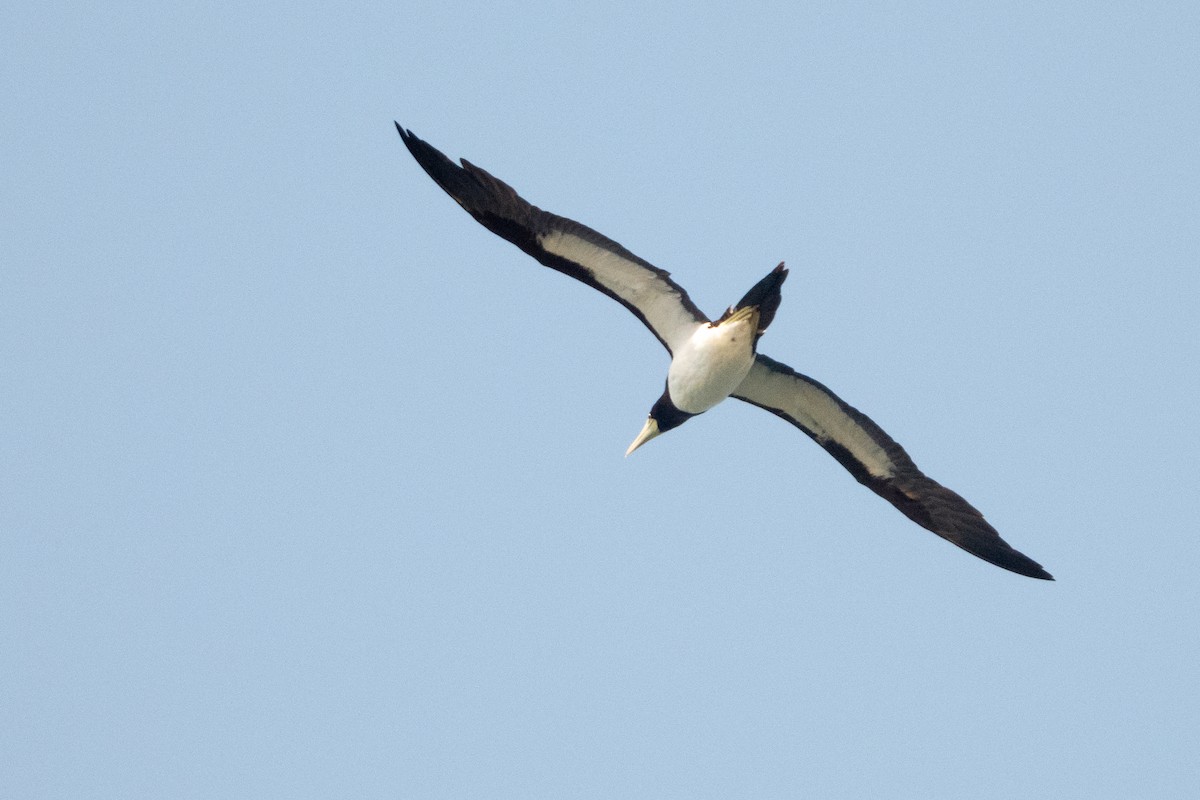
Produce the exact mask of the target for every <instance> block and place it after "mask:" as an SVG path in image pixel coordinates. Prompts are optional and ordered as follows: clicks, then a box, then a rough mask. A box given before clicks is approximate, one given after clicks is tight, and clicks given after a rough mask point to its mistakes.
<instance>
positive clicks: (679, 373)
mask: <svg viewBox="0 0 1200 800" xmlns="http://www.w3.org/2000/svg"><path fill="white" fill-rule="evenodd" d="M758 316H759V315H758V310H757V309H755V308H746V309H743V310H742V311H741V312H739V313H737V314H735V315H733V316H731V317H730V318H729V319H727V320H725V321H723V322H718V323H711V324H703V323H701V324H700V325H698V326H696V331H695V333H693V334H692V335H691V336H689V337H688V339H687V341H686V342H684V345H683V347H681V348H679V352H678V353H676V354H675V356H674V357H673V358H672V359H671V366H670V368H668V370H667V391H668V392H669V393H670V396H671V400H672V401H673V402H674V403H675V407H676V408H678V409H679V410H680V411H683V412H685V413H688V414H703V413H704V412H705V411H708V410H709V409H710V408H712V407H713V406H715V405H716V404H717V403H719V402H721V401H722V400H724V399H725V398H726V397H729V395H731V394H733V390H734V389H736V388H737V387H738V386H740V385H741V383H742V381H743V380H745V379H746V373H747V372H749V371H750V367H752V366H754V340H755V339H757V338H758V336H757V335H756V334H757V330H758Z"/></svg>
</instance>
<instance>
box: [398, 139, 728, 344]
mask: <svg viewBox="0 0 1200 800" xmlns="http://www.w3.org/2000/svg"><path fill="white" fill-rule="evenodd" d="M396 130H397V131H399V132H400V138H401V139H403V140H404V144H405V145H407V146H408V151H409V152H410V153H412V155H413V158H415V159H416V160H417V163H418V164H420V165H421V166H422V167H423V168H424V169H425V171H426V172H428V173H429V177H431V178H433V179H434V181H436V182H437V185H438V186H441V187H442V188H443V189H445V190H446V193H447V194H448V195H450V196H451V197H453V198H454V199H455V200H457V201H458V204H459V205H460V206H462V207H463V208H465V209H466V210H467V213H469V214H470V215H471V216H472V217H474V218H475V219H476V220H477V221H478V222H479V223H480V224H481V225H483V226H484V227H485V228H487V229H488V230H489V231H491V232H492V233H494V234H496V235H498V236H502V237H504V238H505V239H507V240H508V241H510V242H512V243H513V244H515V245H516V246H517V247H519V248H521V249H522V250H524V251H525V252H526V253H528V254H529V255H531V256H533V257H534V258H536V259H537V260H538V261H540V262H542V263H543V264H545V265H546V266H547V267H550V268H551V269H556V270H558V271H559V272H562V273H565V274H567V275H570V276H571V277H572V278H576V279H578V280H581V281H583V282H584V283H586V284H587V285H588V286H591V287H592V288H594V289H598V290H599V291H601V292H604V293H605V294H606V295H608V296H609V297H611V298H612V299H614V300H616V301H617V302H619V303H620V304H621V305H623V306H625V307H626V308H628V309H629V310H630V311H632V312H633V313H634V315H635V316H637V318H638V319H640V320H641V321H642V322H644V323H645V324H646V327H647V328H649V329H650V330H651V331H652V332H653V333H654V335H655V336H657V337H658V340H659V341H660V342H662V343H663V346H664V347H666V348H667V350H668V351H670V352H671V353H674V352H675V349H676V347H677V346H679V345H681V344H682V343H683V342H684V341H686V340H687V337H688V336H690V335H691V334H692V332H693V331H694V330H695V329H696V326H697V325H700V324H702V323H706V322H708V321H709V320H708V317H706V316H704V314H702V313H701V312H700V309H698V308H696V305H695V304H694V303H693V302H692V301H691V299H690V298H689V297H688V296H687V292H685V291H684V290H683V289H682V288H681V287H680V286H679V284H677V283H675V281H673V280H671V276H670V273H668V272H666V271H665V270H661V269H659V268H658V267H655V266H654V265H653V264H650V263H649V262H647V261H643V260H642V259H640V258H638V257H637V256H635V255H634V254H633V253H631V252H629V251H628V250H626V249H625V248H624V247H622V246H621V245H619V244H617V243H616V242H614V241H613V240H612V239H609V238H608V237H606V236H604V235H602V234H599V233H597V232H596V231H594V230H592V229H591V228H589V227H587V226H586V225H581V224H580V223H578V222H575V221H574V220H569V219H566V218H565V217H560V216H557V215H555V214H551V213H549V212H546V211H542V210H541V209H540V208H537V207H535V206H532V205H530V204H529V203H528V202H526V201H525V200H523V199H522V198H521V197H520V196H519V195H518V194H517V193H516V192H515V191H514V190H513V188H512V187H511V186H509V185H508V184H506V183H504V182H503V181H501V180H499V179H497V178H494V177H492V176H491V175H489V174H488V173H487V172H485V171H484V170H482V169H480V168H479V167H477V166H475V165H474V164H471V163H470V162H468V161H466V160H465V159H464V160H463V161H462V166H459V165H458V164H455V163H454V162H453V161H451V160H450V159H449V158H447V157H446V156H445V155H444V154H443V153H442V152H441V151H439V150H438V149H437V148H435V147H433V146H432V145H430V144H428V143H426V142H424V141H422V140H420V139H418V138H417V137H416V136H414V135H413V133H412V131H407V130H405V129H404V128H401V127H400V123H398V122H397V123H396Z"/></svg>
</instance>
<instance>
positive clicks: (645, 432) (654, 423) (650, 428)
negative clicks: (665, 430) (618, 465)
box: [625, 417, 662, 456]
mask: <svg viewBox="0 0 1200 800" xmlns="http://www.w3.org/2000/svg"><path fill="white" fill-rule="evenodd" d="M660 433H662V431H660V430H659V429H658V420H656V419H655V418H654V417H650V418H649V419H647V420H646V424H645V425H644V426H643V427H642V432H641V433H639V434H638V435H637V438H636V439H634V440H633V444H631V445H629V449H628V450H626V451H625V455H626V456H628V455H629V454H630V453H632V452H633V451H634V450H637V449H638V448H639V447H641V446H642V445H644V444H645V443H646V442H648V441H650V440H651V439H653V438H654V437H655V436H658V435H659V434H660Z"/></svg>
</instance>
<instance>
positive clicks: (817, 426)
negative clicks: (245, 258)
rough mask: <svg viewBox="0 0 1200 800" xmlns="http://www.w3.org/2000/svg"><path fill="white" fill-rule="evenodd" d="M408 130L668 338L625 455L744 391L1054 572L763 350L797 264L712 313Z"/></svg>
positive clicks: (973, 544) (1014, 558)
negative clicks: (660, 379) (645, 412)
mask: <svg viewBox="0 0 1200 800" xmlns="http://www.w3.org/2000/svg"><path fill="white" fill-rule="evenodd" d="M396 130H397V131H399V133H400V138H401V139H403V140H404V144H405V145H406V146H407V147H408V151H409V152H410V153H412V156H413V158H415V159H416V160H417V163H418V164H420V165H421V167H422V168H424V170H425V171H426V172H427V173H429V177H431V178H433V180H434V181H435V182H436V183H437V184H438V186H441V187H442V189H444V190H445V191H446V193H447V194H449V195H450V196H451V197H453V198H454V199H455V201H457V202H458V204H459V205H460V206H462V207H463V208H464V209H466V211H467V213H468V214H470V215H471V216H472V217H474V218H475V219H476V221H478V222H479V223H480V224H482V225H483V226H484V227H485V228H487V229H488V230H490V231H491V232H492V233H495V234H497V235H498V236H501V237H503V238H505V239H507V240H508V241H510V242H512V243H513V244H515V245H516V246H517V247H519V248H521V249H522V250H524V251H525V252H526V253H528V254H529V255H531V256H533V257H534V258H536V259H537V260H538V261H540V262H541V263H542V264H544V265H546V266H547V267H550V268H551V269H555V270H558V271H559V272H562V273H565V274H567V275H570V276H571V277H572V278H576V279H577V280H580V281H582V282H583V283H586V284H587V285H588V286H591V287H592V288H593V289H597V290H599V291H601V292H603V293H604V294H606V295H608V296H609V297H611V298H612V299H614V300H616V301H617V302H618V303H620V304H621V305H623V306H625V307H626V308H627V309H629V310H630V311H632V312H633V314H634V316H636V317H637V318H638V319H640V320H641V321H642V322H643V323H644V324H645V325H646V327H647V328H649V329H650V332H651V333H653V334H654V335H655V336H656V337H658V340H659V341H660V342H662V344H663V346H664V347H665V348H667V351H668V352H669V353H670V354H671V365H670V368H669V369H668V370H667V380H666V385H665V387H664V388H663V393H662V395H661V396H660V397H659V398H658V400H656V401H655V403H654V405H653V406H652V407H651V408H650V414H649V416H648V417H647V418H646V422H645V425H644V426H643V427H642V430H641V432H640V433H638V435H637V437H636V438H635V439H634V440H633V443H632V444H630V445H629V449H628V450H627V451H626V453H625V455H629V454H630V453H632V452H633V451H634V450H636V449H638V448H639V447H641V446H642V445H644V444H645V443H646V442H648V441H650V440H651V439H653V438H655V437H656V436H659V435H661V434H663V433H666V432H667V431H669V430H672V429H674V428H678V427H679V426H680V425H682V424H683V423H685V422H687V421H688V420H689V419H691V418H692V417H695V416H697V415H699V414H703V413H704V412H705V411H708V410H709V409H710V408H712V407H713V406H715V405H717V404H718V403H720V402H721V401H722V400H724V399H725V398H727V397H735V398H737V399H738V400H742V401H744V402H747V403H750V404H751V405H755V406H758V407H759V408H762V409H765V410H766V411H770V412H771V413H772V414H774V415H776V416H778V417H782V418H783V419H785V420H787V421H788V422H790V423H792V424H793V425H795V426H796V427H797V428H799V429H800V430H802V431H804V433H806V434H808V436H809V437H811V438H812V439H813V441H815V442H816V443H817V444H819V445H820V446H821V447H823V448H825V450H826V452H828V453H829V454H830V455H831V456H833V457H834V458H835V459H837V461H838V463H840V464H841V465H842V466H843V467H845V468H846V469H847V470H848V471H849V472H850V474H851V475H853V476H854V477H855V478H856V479H857V480H858V482H859V483H861V484H863V485H864V486H866V487H867V488H869V489H870V490H871V491H873V492H875V493H876V494H878V495H879V496H881V497H883V498H884V499H885V500H887V501H888V502H890V503H891V504H892V505H894V506H896V508H898V509H900V510H901V511H902V512H904V514H905V515H906V516H908V518H909V519H911V520H912V521H914V522H916V523H917V524H918V525H921V526H922V527H924V528H927V529H928V530H930V531H933V532H934V533H936V534H937V535H938V536H941V537H942V538H943V539H945V540H947V541H949V542H951V543H953V544H956V545H958V546H959V547H961V548H962V549H963V550H966V551H967V552H968V553H971V554H972V555H975V556H978V557H979V558H982V559H983V560H984V561H988V562H990V563H992V564H995V565H996V566H998V567H1003V568H1004V569H1007V570H1011V571H1013V572H1016V573H1019V574H1021V575H1027V576H1029V577H1031V578H1040V579H1042V580H1054V578H1053V577H1052V576H1051V575H1050V573H1048V572H1046V570H1044V569H1042V567H1041V565H1040V564H1038V563H1037V562H1036V561H1034V560H1033V559H1031V558H1029V557H1028V556H1026V555H1023V554H1022V553H1020V552H1018V551H1017V550H1015V549H1013V548H1012V547H1011V546H1009V544H1008V543H1007V542H1005V541H1004V540H1003V539H1001V538H1000V534H998V533H997V532H996V530H995V528H993V527H992V526H991V525H989V524H988V522H987V520H985V519H984V518H983V515H982V514H980V513H979V512H978V511H977V510H975V507H974V506H972V505H971V504H970V503H968V502H967V501H966V500H964V499H963V498H962V497H960V496H959V495H958V494H956V493H955V492H953V491H951V490H950V489H947V488H946V487H945V486H942V485H941V484H940V483H938V482H937V481H935V480H933V479H932V478H929V477H927V476H926V475H925V474H924V473H923V472H921V470H919V469H918V468H917V465H916V464H914V463H913V460H912V459H911V458H910V457H909V455H908V453H906V452H905V451H904V448H902V447H901V446H900V445H899V444H897V443H896V441H895V440H894V439H892V437H890V436H888V435H887V434H886V433H884V431H883V429H882V428H880V427H879V426H878V425H876V424H875V423H874V422H872V421H871V420H870V419H869V418H868V417H867V416H866V415H865V414H863V413H861V412H860V411H858V410H857V409H855V408H852V407H851V406H850V405H848V404H847V403H846V402H845V401H843V400H842V399H841V398H840V397H838V396H837V395H835V394H834V393H833V392H831V391H830V390H829V389H828V388H826V387H825V386H823V385H822V384H820V383H818V382H816V381H814V380H813V379H812V378H809V377H807V376H805V375H801V374H800V373H798V372H796V371H795V370H793V369H792V368H791V367H789V366H787V365H786V364H782V363H780V362H778V361H775V360H774V359H772V358H768V357H767V356H765V355H763V354H761V353H759V352H758V340H759V338H760V337H761V336H762V335H763V333H764V332H765V331H766V329H767V327H768V326H769V325H770V324H771V320H772V319H774V318H775V312H776V311H777V310H778V309H779V303H780V298H781V292H780V290H781V287H782V286H783V282H784V281H785V280H786V279H787V275H788V272H787V269H786V268H785V267H784V265H783V264H780V265H779V266H777V267H775V269H773V270H771V272H770V273H769V274H768V275H767V276H766V277H764V278H763V279H762V280H760V281H759V282H758V283H756V284H755V285H754V286H753V287H752V288H751V289H750V291H749V292H747V293H746V295H745V297H743V298H742V299H741V300H739V301H738V302H737V303H736V304H735V305H733V306H730V307H729V309H728V310H727V311H725V313H724V314H722V315H721V316H720V317H718V318H717V319H716V320H710V319H709V318H708V317H707V316H705V315H704V313H703V312H701V311H700V309H699V308H697V307H696V304H695V303H693V302H692V300H691V298H689V297H688V295H687V292H685V291H684V290H683V289H682V288H681V287H680V286H679V284H677V283H675V281H673V280H672V279H671V276H670V274H669V273H667V272H665V271H664V270H661V269H659V268H657V267H655V266H654V265H652V264H650V263H649V262H647V261H644V260H643V259H641V258H638V257H637V256H635V255H634V254H633V253H631V252H629V251H628V250H626V249H625V248H624V247H622V246H621V245H619V244H617V243H616V242H614V241H613V240H612V239H609V238H608V237H606V236H604V235H602V234H600V233H597V232H596V231H594V230H592V229H591V228H589V227H587V226H586V225H582V224H580V223H578V222H575V221H573V220H569V219H566V218H565V217H560V216H557V215H556V214H551V213H549V212H547V211H542V210H541V209H540V208H537V207H536V206H533V205H531V204H530V203H528V202H526V201H525V200H524V199H522V198H521V197H520V196H519V195H518V194H517V193H516V191H514V190H513V189H512V187H510V186H509V185H508V184H506V183H504V182H503V181H501V180H499V179H497V178H495V177H493V176H492V175H490V174H488V173H487V172H485V171H484V170H482V169H480V168H479V167H477V166H475V165H474V164H471V163H470V162H468V161H467V160H466V159H463V160H462V162H461V165H459V164H455V163H454V162H453V161H451V160H450V159H449V158H447V157H446V156H445V155H444V154H443V153H442V152H441V151H439V150H437V149H436V148H435V147H433V146H432V145H430V144H428V143H426V142H424V141H422V140H421V139H418V138H417V137H416V136H414V135H413V133H412V131H409V130H405V129H404V128H402V127H401V126H400V123H396Z"/></svg>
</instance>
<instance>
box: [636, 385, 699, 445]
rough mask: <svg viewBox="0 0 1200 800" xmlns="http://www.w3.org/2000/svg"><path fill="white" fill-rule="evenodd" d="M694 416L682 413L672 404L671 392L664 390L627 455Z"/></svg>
mask: <svg viewBox="0 0 1200 800" xmlns="http://www.w3.org/2000/svg"><path fill="white" fill-rule="evenodd" d="M694 416H696V415H695V414H689V413H687V412H686V411H680V410H679V408H678V407H676V405H675V403H673V402H671V392H670V390H669V389H663V393H662V397H660V398H658V400H656V401H655V403H654V405H653V406H651V408H650V416H648V417H646V424H645V425H643V426H642V432H641V433H639V434H638V435H637V438H636V439H634V440H633V444H631V445H629V449H628V450H626V451H625V455H626V456H628V455H629V454H630V453H632V452H633V451H634V450H637V449H638V448H639V447H641V446H642V445H644V444H645V443H646V442H648V441H650V440H651V439H653V438H654V437H656V436H658V435H659V434H663V433H666V432H667V431H669V430H671V429H672V428H678V427H679V426H680V425H682V424H683V423H685V422H687V421H688V420H689V419H691V418H692V417H694Z"/></svg>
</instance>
